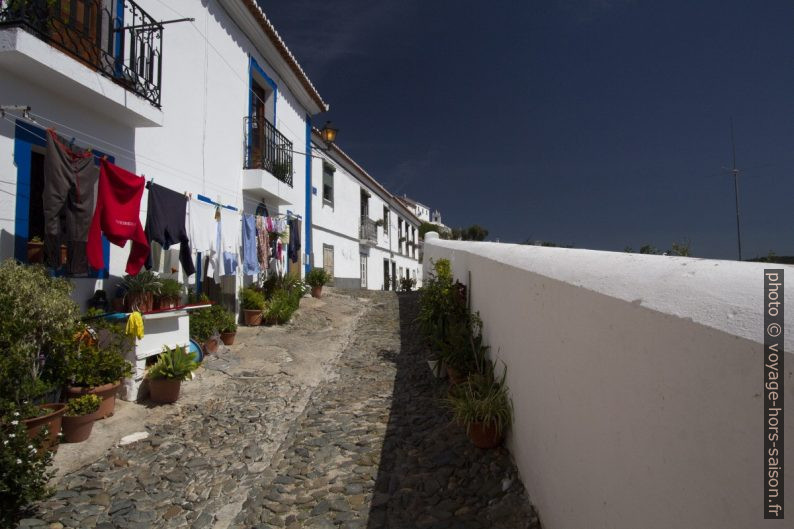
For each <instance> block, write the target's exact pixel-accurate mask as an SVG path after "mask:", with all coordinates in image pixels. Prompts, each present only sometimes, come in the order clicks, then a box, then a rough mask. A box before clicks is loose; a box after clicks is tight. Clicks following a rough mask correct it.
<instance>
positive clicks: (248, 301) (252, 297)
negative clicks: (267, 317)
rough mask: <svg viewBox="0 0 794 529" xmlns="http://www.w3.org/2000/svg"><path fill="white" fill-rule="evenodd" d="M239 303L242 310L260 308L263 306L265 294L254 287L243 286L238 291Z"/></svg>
mask: <svg viewBox="0 0 794 529" xmlns="http://www.w3.org/2000/svg"><path fill="white" fill-rule="evenodd" d="M240 298H241V300H240V303H241V304H242V306H243V310H262V309H264V308H265V296H264V294H262V292H260V291H259V290H257V289H255V288H254V287H245V288H244V289H242V290H241V291H240Z"/></svg>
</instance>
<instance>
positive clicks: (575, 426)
mask: <svg viewBox="0 0 794 529" xmlns="http://www.w3.org/2000/svg"><path fill="white" fill-rule="evenodd" d="M439 258H447V259H450V260H451V262H452V267H453V271H454V274H455V276H456V277H458V278H459V279H460V280H461V281H462V282H464V283H468V278H469V273H471V283H470V289H471V299H472V307H473V310H476V311H479V312H480V314H481V316H482V318H483V321H484V335H485V339H486V342H487V343H488V344H489V345H490V346H491V351H492V354H493V355H494V356H495V357H496V358H498V359H500V360H502V361H504V362H505V363H506V365H507V367H508V371H507V373H508V375H507V376H508V385H509V387H510V390H511V393H512V398H513V403H514V406H515V425H514V427H513V430H512V432H511V433H510V438H509V447H510V449H511V451H512V453H513V455H514V457H515V459H516V462H517V464H518V467H519V470H520V473H521V476H522V479H523V481H524V484H525V485H526V487H527V489H528V491H529V494H530V497H531V499H532V501H533V502H534V503H535V504H536V505H537V506H538V509H539V512H540V516H541V520H542V522H543V525H544V527H547V528H549V529H593V528H604V529H636V528H638V527H642V528H643V529H656V528H659V529H661V528H669V527H686V528H690V527H691V528H698V529H710V528H714V529H718V528H719V529H730V528H736V529H746V528H749V527H780V528H782V527H790V524H788V525H787V522H785V521H767V520H763V505H762V498H763V490H764V489H763V482H762V475H763V466H762V465H763V455H764V446H763V435H764V432H763V430H762V424H763V403H762V400H761V398H762V397H761V395H762V391H763V386H762V380H763V376H762V373H763V371H762V368H763V343H762V341H763V291H762V289H763V270H764V267H765V265H764V264H759V263H739V262H732V261H717V260H708V259H692V258H684V257H664V256H646V255H636V254H624V253H611V252H597V251H589V250H574V249H562V248H543V247H529V246H521V245H511V244H498V243H478V242H462V241H445V240H440V239H433V238H431V237H426V239H425V245H424V266H425V270H426V271H427V269H428V268H429V267H430V266H431V260H435V259H439ZM771 267H773V268H785V269H786V271H788V272H789V275H791V276H792V277H794V274H793V273H792V272H794V268H792V267H790V266H781V265H772V266H771ZM790 279H791V278H790ZM788 291H789V292H792V289H791V288H789V289H788ZM789 299H792V298H791V296H789ZM790 314H791V311H789V315H790ZM791 319H792V318H788V319H787V322H786V323H788V324H789V325H790V324H791V323H790V322H791ZM785 347H786V349H787V350H789V351H791V350H792V349H793V347H794V333H792V332H789V333H788V334H787V336H786V340H785ZM785 360H786V362H787V367H786V373H785V380H786V382H787V388H786V393H785V399H786V405H787V406H788V407H789V409H791V407H792V406H794V380H793V377H792V373H793V371H792V367H793V366H794V358H793V357H792V354H791V353H786V358H785ZM785 433H786V435H787V437H788V438H789V440H790V439H792V438H794V425H792V421H788V423H787V424H786V427H785ZM789 443H790V441H789ZM786 478H787V480H788V482H789V483H791V481H792V479H793V478H794V472H792V470H791V468H790V467H789V468H788V469H787V471H786ZM786 500H787V501H786V503H787V504H789V505H791V504H792V501H794V493H792V488H791V487H788V489H787V492H786Z"/></svg>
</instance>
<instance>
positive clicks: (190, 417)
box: [20, 292, 540, 529]
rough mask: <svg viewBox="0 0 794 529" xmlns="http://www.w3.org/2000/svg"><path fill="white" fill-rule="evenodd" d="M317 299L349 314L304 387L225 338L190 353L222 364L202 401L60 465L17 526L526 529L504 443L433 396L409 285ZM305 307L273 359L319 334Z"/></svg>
mask: <svg viewBox="0 0 794 529" xmlns="http://www.w3.org/2000/svg"><path fill="white" fill-rule="evenodd" d="M327 303H328V305H327V306H326V308H325V310H327V311H328V310H331V311H333V310H335V309H336V310H342V309H345V310H348V311H350V310H352V309H351V306H352V305H356V306H357V307H358V308H359V310H360V313H359V314H357V317H356V319H355V320H354V322H353V327H352V332H351V333H350V335H349V337H348V341H347V343H346V347H344V349H343V350H342V351H341V354H339V355H337V356H336V357H334V358H332V359H328V360H327V362H326V363H327V365H326V366H325V367H326V370H325V371H324V373H325V376H323V377H322V378H321V379H319V380H318V381H317V383H316V384H307V383H306V382H305V380H302V379H301V378H300V377H296V376H295V373H294V371H291V370H290V369H288V368H278V369H273V368H272V367H271V368H267V369H259V370H240V369H237V370H235V369H234V364H235V357H236V356H237V355H236V354H235V353H236V352H237V353H238V354H239V349H238V350H237V351H235V348H236V347H237V346H235V347H233V348H232V351H231V352H229V353H227V354H225V355H220V356H218V357H215V358H211V359H208V361H207V362H205V364H207V367H208V368H210V369H216V370H221V371H224V372H226V373H230V374H231V376H228V377H227V378H226V379H225V380H224V381H223V382H222V383H220V384H219V385H216V386H214V387H213V395H214V398H211V399H205V400H203V401H199V402H190V401H188V402H185V403H181V404H179V405H176V406H174V409H173V411H172V412H171V413H170V414H169V415H168V416H167V417H165V419H164V420H162V421H160V422H158V423H156V424H152V425H148V428H147V429H148V431H149V437H148V438H147V439H145V440H142V441H139V442H137V443H135V444H133V445H128V446H117V447H114V448H112V449H110V450H108V452H107V454H106V455H105V457H103V458H101V459H100V460H99V461H97V462H95V463H93V464H91V465H89V466H87V467H85V468H83V469H80V470H79V471H76V472H73V473H71V474H68V475H67V476H65V477H63V478H62V479H61V480H60V481H59V483H58V484H57V487H58V491H57V493H56V494H55V496H54V497H53V498H52V499H50V500H48V501H45V502H42V503H41V504H40V505H39V512H38V514H37V517H36V518H32V519H26V520H24V521H23V522H22V524H20V526H21V527H37V526H40V527H47V526H49V527H51V528H54V529H57V528H60V527H65V528H94V527H97V528H103V529H105V528H107V529H109V528H115V527H119V528H148V527H194V528H203V527H214V528H235V529H238V528H239V529H241V528H253V527H256V528H268V527H287V528H293V529H294V528H300V527H310V528H335V527H343V528H351V529H353V528H366V529H376V528H414V527H415V528H470V529H476V528H504V529H508V528H511V529H512V528H515V529H518V528H521V529H523V528H539V527H540V524H539V522H538V520H537V516H536V515H535V513H534V512H533V510H532V508H531V507H530V504H529V501H528V499H527V497H526V493H525V491H524V488H523V486H522V484H521V481H520V480H519V479H518V477H517V474H516V470H515V467H514V465H513V463H512V461H511V459H510V455H509V453H508V452H507V451H506V450H505V449H503V448H499V449H496V450H480V449H477V448H475V447H473V446H472V445H471V444H470V443H469V442H468V440H467V439H466V436H465V432H464V431H463V429H462V428H461V427H459V426H458V425H455V424H453V423H452V422H451V421H450V415H449V413H448V412H447V411H446V410H445V409H444V407H443V405H442V404H441V403H440V400H439V399H440V397H441V396H443V395H444V393H445V391H446V383H445V382H443V381H438V380H437V379H435V378H433V376H432V375H431V373H430V370H429V369H428V367H427V364H426V362H425V358H426V354H427V352H426V350H425V348H424V347H423V346H421V344H420V343H419V341H418V337H417V333H416V330H415V327H414V326H413V324H412V321H413V318H414V316H415V312H416V296H415V294H401V295H396V294H394V293H383V292H367V293H364V292H351V293H350V294H349V295H339V294H334V295H332V296H329V297H328V298H327ZM320 313H321V311H318V312H317V314H314V313H312V311H311V310H304V309H302V310H301V314H299V317H298V318H296V321H295V322H294V323H293V324H290V325H289V326H287V327H286V328H285V329H284V331H285V332H284V333H283V334H282V335H280V336H281V338H283V341H284V342H285V344H284V345H286V347H283V349H282V351H283V354H284V356H285V365H286V366H289V351H290V347H289V340H295V339H296V337H302V338H303V339H305V340H309V341H313V343H314V347H323V344H324V343H327V342H324V341H323V339H322V335H323V332H328V328H327V326H324V325H323V321H324V320H323V318H322V317H321V314H320ZM318 314H320V316H318ZM266 336H267V344H268V346H270V347H279V345H278V339H279V337H278V335H276V338H274V335H273V333H270V334H267V335H266ZM244 347H246V348H247V349H246V350H248V349H250V348H254V347H257V345H256V340H252V341H250V343H248V344H246V345H245V346H244ZM224 376H226V375H224Z"/></svg>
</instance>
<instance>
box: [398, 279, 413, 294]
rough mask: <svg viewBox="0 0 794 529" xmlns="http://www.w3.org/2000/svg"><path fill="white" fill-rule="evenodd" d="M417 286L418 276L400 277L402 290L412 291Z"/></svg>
mask: <svg viewBox="0 0 794 529" xmlns="http://www.w3.org/2000/svg"><path fill="white" fill-rule="evenodd" d="M415 286H416V278H415V277H401V278H400V291H402V292H410V291H412V290H413V289H414V287H415Z"/></svg>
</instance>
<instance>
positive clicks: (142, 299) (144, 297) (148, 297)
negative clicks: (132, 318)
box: [124, 292, 154, 312]
mask: <svg viewBox="0 0 794 529" xmlns="http://www.w3.org/2000/svg"><path fill="white" fill-rule="evenodd" d="M124 308H125V310H126V311H127V312H132V311H133V310H136V309H137V310H138V311H139V312H151V311H152V309H153V308H154V294H152V293H151V292H142V293H140V294H127V297H126V298H125V299H124Z"/></svg>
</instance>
